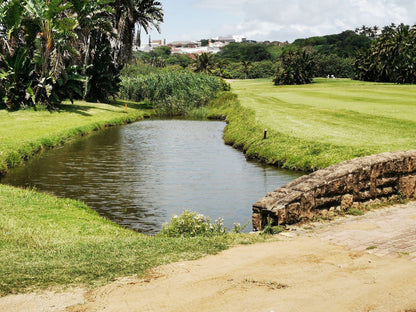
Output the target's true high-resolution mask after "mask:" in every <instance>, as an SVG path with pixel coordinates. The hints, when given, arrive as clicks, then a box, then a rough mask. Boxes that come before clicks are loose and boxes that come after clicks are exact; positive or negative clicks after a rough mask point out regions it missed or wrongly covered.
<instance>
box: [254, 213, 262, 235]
mask: <svg viewBox="0 0 416 312" xmlns="http://www.w3.org/2000/svg"><path fill="white" fill-rule="evenodd" d="M251 222H252V223H253V229H254V231H261V229H262V228H263V227H262V224H261V213H259V212H253V215H252V218H251Z"/></svg>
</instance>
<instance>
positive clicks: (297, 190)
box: [253, 150, 416, 231]
mask: <svg viewBox="0 0 416 312" xmlns="http://www.w3.org/2000/svg"><path fill="white" fill-rule="evenodd" d="M415 190H416V150H411V151H407V152H401V151H400V152H392V153H383V154H379V155H371V156H367V157H362V158H356V159H353V160H349V161H346V162H343V163H339V164H336V165H333V166H330V167H328V168H325V169H322V170H318V171H315V172H313V173H311V174H309V175H305V176H302V177H300V178H298V179H296V180H294V181H293V182H291V183H289V184H286V185H285V186H283V187H281V188H278V189H276V190H274V191H273V192H270V193H269V194H267V196H266V197H264V198H262V199H260V200H259V201H258V202H257V203H255V204H254V205H253V228H254V230H258V231H259V230H262V229H263V228H264V226H265V225H266V224H267V221H268V220H269V219H270V218H272V219H273V220H274V221H275V222H274V224H279V225H281V224H293V223H297V222H302V221H307V220H311V219H313V217H314V216H323V215H327V214H328V213H329V212H342V211H345V210H347V209H348V208H350V207H359V206H361V205H366V204H370V203H372V202H374V201H375V200H379V199H387V198H390V197H392V196H395V195H396V196H397V195H402V196H406V197H408V198H411V197H414V196H415Z"/></svg>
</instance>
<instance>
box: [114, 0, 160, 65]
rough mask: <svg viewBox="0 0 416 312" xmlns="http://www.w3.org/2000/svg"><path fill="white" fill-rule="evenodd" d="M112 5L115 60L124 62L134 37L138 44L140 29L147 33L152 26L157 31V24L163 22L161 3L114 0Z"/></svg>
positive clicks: (129, 53)
mask: <svg viewBox="0 0 416 312" xmlns="http://www.w3.org/2000/svg"><path fill="white" fill-rule="evenodd" d="M112 6H113V8H114V17H113V18H114V19H113V24H114V27H115V29H116V30H117V40H116V48H115V52H116V62H118V63H121V64H124V63H126V62H128V61H129V60H130V59H131V51H132V47H133V43H134V38H135V37H136V42H137V45H140V42H141V38H140V32H141V30H144V31H145V32H146V33H148V32H149V30H150V29H151V28H152V27H154V28H155V29H156V30H158V31H159V24H160V23H161V22H163V9H162V4H161V3H160V2H159V1H154V0H114V3H113V4H112Z"/></svg>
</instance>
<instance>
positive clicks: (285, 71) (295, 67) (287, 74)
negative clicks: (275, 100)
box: [273, 49, 316, 85]
mask: <svg viewBox="0 0 416 312" xmlns="http://www.w3.org/2000/svg"><path fill="white" fill-rule="evenodd" d="M281 63H282V66H281V68H280V70H279V72H278V73H277V75H276V77H275V79H274V80H273V82H274V84H275V85H299V84H306V83H311V82H312V80H313V77H314V71H315V64H316V61H315V56H314V54H313V53H312V52H310V51H308V50H306V49H304V50H297V51H289V52H287V53H285V54H283V55H282V57H281Z"/></svg>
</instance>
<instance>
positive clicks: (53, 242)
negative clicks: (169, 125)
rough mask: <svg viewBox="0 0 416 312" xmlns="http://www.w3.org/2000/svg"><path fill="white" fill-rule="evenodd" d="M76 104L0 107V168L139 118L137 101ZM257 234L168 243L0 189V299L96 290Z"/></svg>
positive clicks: (78, 209)
mask: <svg viewBox="0 0 416 312" xmlns="http://www.w3.org/2000/svg"><path fill="white" fill-rule="evenodd" d="M125 103H126V102H123V101H119V102H117V103H115V104H113V105H108V104H95V103H94V104H92V103H85V102H77V103H75V105H70V104H65V105H62V107H61V109H60V110H59V111H55V112H48V111H19V112H13V113H9V112H6V111H2V110H0V126H1V128H2V132H1V133H0V151H1V154H0V163H1V164H2V171H5V170H6V169H7V168H9V167H12V166H16V165H19V164H21V163H22V162H23V161H24V159H26V158H28V157H31V156H32V155H34V154H35V153H37V152H40V151H42V150H43V149H48V148H52V147H54V146H57V145H61V144H63V143H65V142H67V141H69V140H73V139H76V138H77V137H78V136H80V135H83V134H86V133H89V132H91V131H94V130H97V129H100V128H102V127H105V126H109V125H116V124H122V123H126V122H132V121H135V120H140V119H142V118H143V117H144V116H145V115H151V114H152V111H150V110H143V109H141V108H142V105H141V104H137V103H132V102H128V107H129V108H128V111H127V113H126V112H125V111H124V104H125ZM267 239H268V238H264V237H261V236H258V235H248V234H226V235H220V236H213V237H193V238H181V237H178V238H167V237H161V236H156V237H153V236H148V235H143V234H140V233H137V232H134V231H132V230H129V229H125V228H123V227H121V226H119V225H117V224H114V223H112V222H110V221H108V220H106V219H104V218H102V217H100V216H99V215H98V214H97V213H96V212H95V211H93V210H91V209H90V208H89V207H87V206H85V205H84V204H83V203H81V202H78V201H74V200H69V199H59V198H56V197H54V196H50V195H47V194H43V193H38V192H36V191H34V190H23V189H18V188H14V187H10V186H6V185H0V296H2V295H6V294H9V293H19V292H25V291H30V290H33V289H46V288H50V287H58V288H61V287H67V286H86V287H89V286H97V285H101V284H105V283H107V282H109V281H111V280H113V279H114V278H117V277H121V276H129V275H134V274H137V275H138V276H142V275H144V274H145V272H146V270H148V269H150V268H152V267H155V266H158V265H161V264H165V263H169V262H173V261H181V260H192V259H196V258H199V257H202V256H204V255H208V254H215V253H217V252H219V251H221V250H224V249H226V248H228V247H230V246H232V245H233V244H241V243H243V244H244V243H253V242H256V241H264V240H267Z"/></svg>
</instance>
